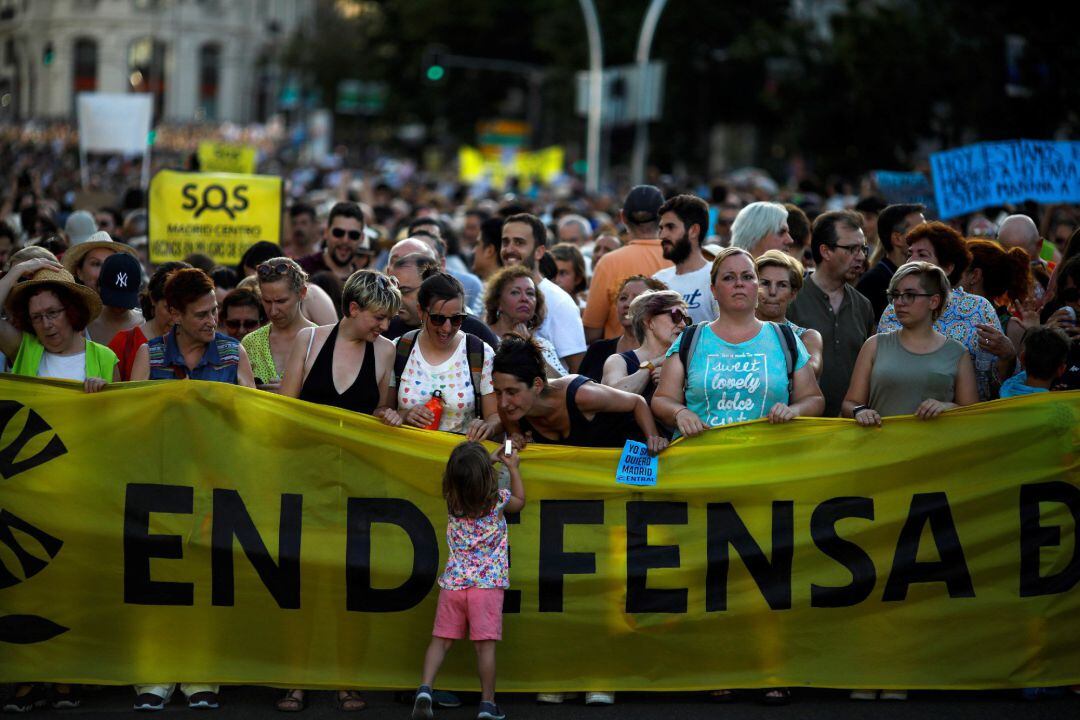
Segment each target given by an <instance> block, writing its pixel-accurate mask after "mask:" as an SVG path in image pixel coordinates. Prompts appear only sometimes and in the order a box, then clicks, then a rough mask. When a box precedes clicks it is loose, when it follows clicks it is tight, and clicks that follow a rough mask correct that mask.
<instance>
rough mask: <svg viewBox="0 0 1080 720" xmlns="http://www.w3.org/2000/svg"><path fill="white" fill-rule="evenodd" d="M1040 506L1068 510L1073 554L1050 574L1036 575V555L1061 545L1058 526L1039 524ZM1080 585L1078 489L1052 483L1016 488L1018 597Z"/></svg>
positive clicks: (1047, 592)
mask: <svg viewBox="0 0 1080 720" xmlns="http://www.w3.org/2000/svg"><path fill="white" fill-rule="evenodd" d="M1040 503H1060V504H1061V505H1064V506H1065V507H1067V508H1068V509H1069V513H1070V514H1071V515H1072V521H1073V522H1072V524H1073V536H1074V539H1073V555H1072V558H1071V559H1070V560H1069V563H1068V564H1067V565H1066V566H1065V567H1064V568H1063V569H1062V570H1060V571H1059V572H1056V573H1054V574H1053V575H1047V576H1046V577H1041V576H1040V575H1039V554H1040V551H1041V550H1042V549H1043V548H1045V547H1059V546H1060V545H1061V526H1060V525H1050V526H1046V525H1043V524H1042V523H1040V522H1039V520H1040V512H1039V504H1040ZM1077 583H1080V489H1077V488H1076V487H1075V486H1073V485H1070V484H1069V483H1067V482H1061V481H1054V482H1045V483H1034V484H1030V485H1021V486H1020V597H1036V596H1039V595H1057V594H1059V593H1064V592H1068V591H1070V590H1072V589H1073V588H1074V587H1076V585H1077Z"/></svg>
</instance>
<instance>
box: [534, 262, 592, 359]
mask: <svg viewBox="0 0 1080 720" xmlns="http://www.w3.org/2000/svg"><path fill="white" fill-rule="evenodd" d="M540 292H541V293H543V295H544V303H545V305H546V306H547V317H545V318H544V322H543V324H541V325H540V327H539V328H537V329H536V334H537V335H539V336H540V337H542V338H544V339H545V340H547V341H548V342H550V343H551V344H552V345H554V346H555V352H556V353H558V355H559V357H561V358H564V357H568V356H570V355H577V354H578V353H583V352H585V348H586V345H585V328H584V326H582V324H581V309H580V308H579V307H578V304H577V303H576V302H575V301H574V298H572V297H570V295H569V294H568V293H567V292H566V291H565V290H563V289H562V288H561V287H559V286H558V285H556V284H555V283H553V282H551V281H550V280H548V279H547V278H543V279H541V280H540Z"/></svg>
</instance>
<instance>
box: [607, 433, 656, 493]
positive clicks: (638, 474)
mask: <svg viewBox="0 0 1080 720" xmlns="http://www.w3.org/2000/svg"><path fill="white" fill-rule="evenodd" d="M658 467H659V462H658V461H657V458H656V456H654V455H650V454H649V447H648V446H647V445H646V444H645V443H639V442H636V441H634V440H627V441H626V445H623V449H622V456H621V457H620V458H619V469H618V471H617V472H616V473H615V482H617V483H623V484H624V485H644V486H652V485H656V471H657V468H658Z"/></svg>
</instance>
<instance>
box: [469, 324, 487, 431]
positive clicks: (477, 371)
mask: <svg viewBox="0 0 1080 720" xmlns="http://www.w3.org/2000/svg"><path fill="white" fill-rule="evenodd" d="M486 345H487V343H485V342H484V341H483V340H482V339H481V338H479V337H478V336H476V335H473V334H472V333H465V355H466V357H467V358H468V360H469V374H470V375H471V376H472V388H473V409H474V411H475V412H476V417H478V418H480V419H481V420H483V419H484V412H483V408H481V407H480V398H481V394H480V381H481V380H483V378H484V347H485V346H486Z"/></svg>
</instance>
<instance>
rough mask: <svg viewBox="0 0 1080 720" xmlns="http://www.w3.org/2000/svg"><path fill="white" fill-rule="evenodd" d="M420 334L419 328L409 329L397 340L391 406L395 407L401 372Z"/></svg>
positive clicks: (403, 370)
mask: <svg viewBox="0 0 1080 720" xmlns="http://www.w3.org/2000/svg"><path fill="white" fill-rule="evenodd" d="M419 335H420V330H419V329H417V330H410V331H409V332H407V333H405V334H404V335H402V336H401V337H399V338H398V340H397V348H396V349H395V350H394V397H393V398H391V400H392V401H393V407H394V409H395V410H396V409H397V395H398V390H399V389H400V388H401V374H402V373H404V372H405V366H406V365H407V364H408V363H409V355H411V354H412V349H413V345H415V344H416V338H417V337H418V336H419Z"/></svg>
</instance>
